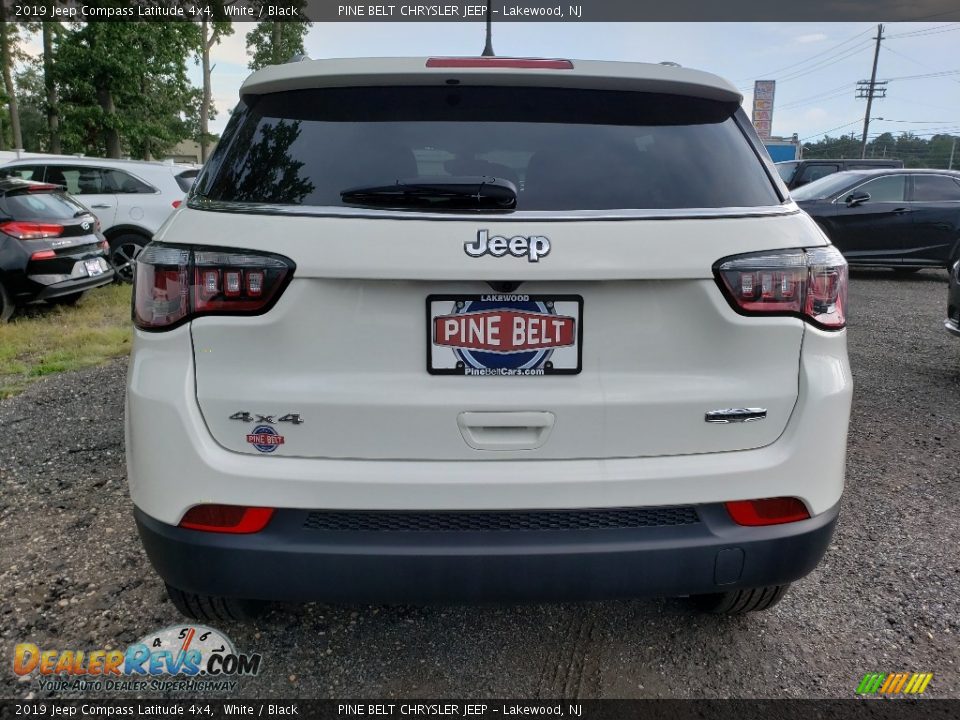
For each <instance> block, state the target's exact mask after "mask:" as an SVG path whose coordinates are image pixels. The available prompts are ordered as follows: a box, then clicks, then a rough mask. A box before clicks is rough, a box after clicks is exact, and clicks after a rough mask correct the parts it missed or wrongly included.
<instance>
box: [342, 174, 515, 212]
mask: <svg viewBox="0 0 960 720" xmlns="http://www.w3.org/2000/svg"><path fill="white" fill-rule="evenodd" d="M340 198H341V199H342V200H343V202H345V203H351V204H355V205H375V206H378V207H403V208H409V207H422V208H429V209H444V210H512V209H513V208H515V207H516V206H517V186H516V185H514V184H513V183H512V182H510V181H509V180H503V179H502V178H495V177H487V176H476V177H459V176H458V177H447V176H440V177H420V178H411V179H407V180H397V182H396V183H394V184H393V185H371V186H369V187H355V188H349V189H347V190H344V191H342V192H341V193H340Z"/></svg>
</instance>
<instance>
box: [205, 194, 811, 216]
mask: <svg viewBox="0 0 960 720" xmlns="http://www.w3.org/2000/svg"><path fill="white" fill-rule="evenodd" d="M187 207H189V208H192V209H194V210H207V211H210V212H229V213H241V214H247V215H287V216H294V217H296V216H302V217H329V218H363V219H368V220H448V221H457V222H464V221H479V220H482V221H484V222H493V221H496V220H504V221H511V222H551V221H574V220H576V221H584V220H686V219H690V220H693V219H701V218H704V219H706V218H739V217H765V216H775V215H794V214H796V213H799V212H800V208H799V207H798V206H797V204H796V203H795V202H793V201H792V200H789V201H785V202H784V203H782V204H781V205H772V206H764V207H735V208H677V209H673V210H669V209H667V210H658V209H645V210H630V209H626V210H567V211H561V212H553V211H548V210H519V211H516V212H510V211H507V212H490V211H487V212H476V213H468V212H458V213H438V212H418V211H415V210H413V211H411V210H378V209H374V208H360V207H358V208H351V207H333V206H319V205H279V204H271V203H247V202H227V201H221V200H204V199H202V198H197V197H191V198H189V199H188V200H187Z"/></svg>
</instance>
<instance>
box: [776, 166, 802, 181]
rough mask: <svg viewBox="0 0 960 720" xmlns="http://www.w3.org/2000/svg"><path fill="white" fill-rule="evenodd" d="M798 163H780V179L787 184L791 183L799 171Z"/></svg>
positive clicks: (778, 169) (778, 167) (778, 168)
mask: <svg viewBox="0 0 960 720" xmlns="http://www.w3.org/2000/svg"><path fill="white" fill-rule="evenodd" d="M799 164H800V163H798V162H778V163H777V164H776V168H777V172H778V173H780V178H781V179H782V180H783V181H784V182H785V183H789V182H790V181H791V180H792V179H793V174H794V173H795V172H796V171H797V165H799Z"/></svg>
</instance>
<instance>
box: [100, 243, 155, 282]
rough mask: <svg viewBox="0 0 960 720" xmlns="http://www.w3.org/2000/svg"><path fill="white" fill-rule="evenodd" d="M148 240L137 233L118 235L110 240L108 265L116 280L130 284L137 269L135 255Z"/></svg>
mask: <svg viewBox="0 0 960 720" xmlns="http://www.w3.org/2000/svg"><path fill="white" fill-rule="evenodd" d="M148 242H150V239H149V238H147V237H146V236H144V235H140V234H139V233H120V234H119V235H117V236H115V237H112V238H110V263H111V264H112V265H113V269H114V270H115V271H116V273H117V275H116V277H117V280H118V281H119V282H123V283H132V282H133V275H134V273H135V272H136V268H137V255H139V254H140V252H141V251H142V250H143V248H144V246H145V245H146V244H147V243H148Z"/></svg>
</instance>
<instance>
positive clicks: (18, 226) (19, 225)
mask: <svg viewBox="0 0 960 720" xmlns="http://www.w3.org/2000/svg"><path fill="white" fill-rule="evenodd" d="M0 230H2V231H3V232H5V233H6V234H7V235H11V236H12V237H15V238H17V240H42V239H44V238H54V237H60V236H61V235H62V234H63V225H56V224H54V223H35V222H20V221H17V220H14V221H13V222H6V223H3V224H2V225H0Z"/></svg>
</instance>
